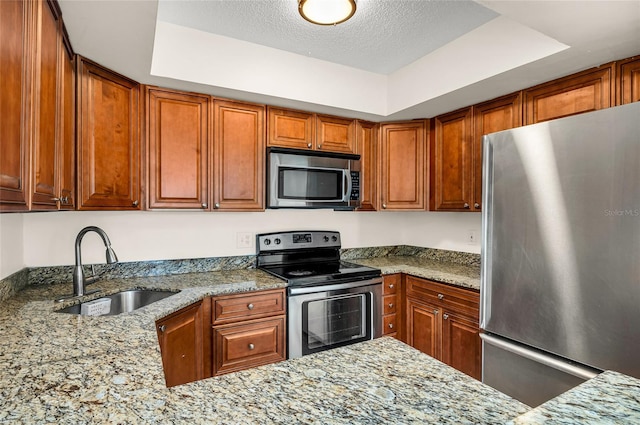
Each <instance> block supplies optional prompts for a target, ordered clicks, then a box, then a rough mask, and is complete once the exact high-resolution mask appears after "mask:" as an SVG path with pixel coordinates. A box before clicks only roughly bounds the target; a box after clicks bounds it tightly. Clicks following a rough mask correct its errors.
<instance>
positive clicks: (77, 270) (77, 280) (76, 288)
mask: <svg viewBox="0 0 640 425" xmlns="http://www.w3.org/2000/svg"><path fill="white" fill-rule="evenodd" d="M89 232H96V233H97V234H98V235H100V237H101V238H102V242H104V246H105V247H106V248H107V252H106V258H107V264H113V263H117V262H118V257H117V256H116V253H115V251H114V250H113V248H111V241H110V240H109V237H108V236H107V234H106V233H105V231H104V230H102V229H101V228H99V227H97V226H87V227H85V228H84V229H82V230H80V232H79V233H78V236H77V237H76V244H75V254H76V265H75V267H74V269H73V295H74V296H82V295H85V288H86V283H87V281H86V278H85V276H84V270H83V268H82V258H81V252H80V251H81V249H80V245H81V244H82V238H84V235H86V234H87V233H89Z"/></svg>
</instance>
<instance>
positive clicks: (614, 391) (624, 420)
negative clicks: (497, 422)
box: [511, 371, 640, 425]
mask: <svg viewBox="0 0 640 425" xmlns="http://www.w3.org/2000/svg"><path fill="white" fill-rule="evenodd" d="M511 423H512V424H516V425H525V424H526V425H529V424H548V425H553V424H558V425H560V424H595V423H598V424H639V423H640V379H636V378H632V377H630V376H627V375H623V374H620V373H617V372H612V371H607V372H604V373H601V374H600V375H598V376H596V377H595V378H593V379H591V380H589V381H587V382H584V383H582V384H581V385H578V386H577V387H575V388H573V389H571V390H569V391H567V392H565V393H564V394H561V395H559V396H558V397H556V398H554V399H552V400H549V401H548V402H546V403H544V404H542V405H540V406H538V407H536V408H535V409H533V410H531V411H529V412H527V413H525V414H523V415H521V416H519V417H518V418H516V419H515V420H514V421H513V422H511Z"/></svg>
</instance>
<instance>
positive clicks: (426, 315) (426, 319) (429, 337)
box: [407, 298, 441, 359]
mask: <svg viewBox="0 0 640 425" xmlns="http://www.w3.org/2000/svg"><path fill="white" fill-rule="evenodd" d="M440 327H441V324H440V309H439V308H438V307H437V306H434V305H431V304H429V303H425V302H420V301H418V300H415V299H412V298H409V299H407V344H409V345H410V346H412V347H414V348H416V349H418V350H420V351H422V352H423V353H425V354H428V355H430V356H431V357H433V358H436V359H441V355H440V341H441V331H440Z"/></svg>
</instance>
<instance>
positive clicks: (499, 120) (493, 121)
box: [471, 93, 522, 211]
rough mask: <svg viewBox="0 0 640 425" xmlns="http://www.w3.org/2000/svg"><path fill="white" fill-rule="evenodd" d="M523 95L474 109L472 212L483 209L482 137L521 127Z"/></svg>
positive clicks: (517, 94) (498, 100)
mask: <svg viewBox="0 0 640 425" xmlns="http://www.w3.org/2000/svg"><path fill="white" fill-rule="evenodd" d="M521 98H522V96H521V93H514V94H511V95H508V96H504V97H501V98H498V99H494V100H491V101H489V102H485V103H481V104H479V105H476V106H474V107H473V119H474V126H473V173H472V177H473V179H472V180H473V196H472V200H473V204H472V205H471V210H472V211H480V210H481V209H482V136H484V135H485V134H489V133H494V132H496V131H502V130H508V129H510V128H515V127H520V125H521V122H522V118H521V117H522V102H521Z"/></svg>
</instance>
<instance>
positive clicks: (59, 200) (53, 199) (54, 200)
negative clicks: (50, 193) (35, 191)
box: [51, 198, 62, 202]
mask: <svg viewBox="0 0 640 425" xmlns="http://www.w3.org/2000/svg"><path fill="white" fill-rule="evenodd" d="M51 200H52V201H53V202H62V198H51Z"/></svg>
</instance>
